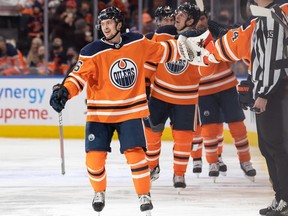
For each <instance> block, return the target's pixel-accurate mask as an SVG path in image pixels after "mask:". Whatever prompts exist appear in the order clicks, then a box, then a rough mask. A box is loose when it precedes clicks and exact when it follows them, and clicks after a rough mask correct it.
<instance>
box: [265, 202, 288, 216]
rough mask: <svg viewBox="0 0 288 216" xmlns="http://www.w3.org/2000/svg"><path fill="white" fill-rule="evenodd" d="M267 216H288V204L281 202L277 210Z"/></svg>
mask: <svg viewBox="0 0 288 216" xmlns="http://www.w3.org/2000/svg"><path fill="white" fill-rule="evenodd" d="M266 215H267V216H288V203H287V202H285V201H284V200H280V202H279V204H278V206H277V207H276V209H274V210H272V211H270V212H268V213H267V214H266Z"/></svg>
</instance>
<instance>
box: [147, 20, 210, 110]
mask: <svg viewBox="0 0 288 216" xmlns="http://www.w3.org/2000/svg"><path fill="white" fill-rule="evenodd" d="M160 28H161V27H160ZM160 28H159V29H160ZM173 28H174V29H176V28H175V27H174V26H173V27H171V26H164V27H162V28H161V29H163V31H158V30H157V31H156V33H155V34H154V36H153V38H152V40H154V41H161V40H165V39H166V40H167V38H169V37H170V38H174V36H175V30H174V31H173ZM161 29H160V30H161ZM169 33H170V34H169ZM144 67H145V70H146V75H147V76H148V75H149V74H152V73H151V72H149V71H152V72H155V74H153V75H152V79H151V81H152V82H151V83H152V84H151V96H152V97H155V98H157V99H159V100H162V101H165V102H168V103H172V104H182V105H188V104H198V96H199V94H198V91H199V82H200V78H201V77H202V76H208V75H211V74H212V73H213V72H214V66H210V67H198V66H195V65H191V64H189V63H188V62H187V61H186V60H183V59H180V60H178V61H176V62H166V63H162V64H158V65H155V64H151V63H150V64H149V63H146V64H145V65H144Z"/></svg>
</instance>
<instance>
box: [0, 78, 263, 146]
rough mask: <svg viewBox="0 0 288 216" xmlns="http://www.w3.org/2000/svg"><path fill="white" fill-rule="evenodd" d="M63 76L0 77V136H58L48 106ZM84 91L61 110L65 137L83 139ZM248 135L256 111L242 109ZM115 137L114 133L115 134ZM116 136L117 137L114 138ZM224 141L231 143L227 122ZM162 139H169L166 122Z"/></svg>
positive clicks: (55, 117) (253, 137)
mask: <svg viewBox="0 0 288 216" xmlns="http://www.w3.org/2000/svg"><path fill="white" fill-rule="evenodd" d="M62 79H63V77H51V76H47V77H32V76H25V77H1V78H0V137H25V138H57V137H59V126H58V124H59V116H58V113H56V112H55V111H54V110H53V109H52V108H51V107H50V106H49V99H50V95H51V92H52V86H53V85H55V84H57V83H61V81H62ZM85 110H86V106H85V92H82V93H81V94H80V95H78V97H74V98H72V99H71V100H70V101H69V102H68V103H67V105H66V108H65V109H64V110H63V112H62V113H63V125H64V138H79V139H83V138H84V133H85V129H84V125H85ZM245 115H246V120H245V123H246V127H247V130H248V138H249V142H250V144H251V145H254V146H256V145H257V136H256V132H255V131H256V129H255V114H254V113H251V112H250V111H246V112H245ZM115 136H116V135H115ZM115 138H116V137H115ZM224 138H225V139H224V141H225V142H226V143H233V140H232V138H231V136H230V133H229V131H228V130H227V125H225V131H224ZM163 140H172V136H171V130H170V128H169V122H167V125H166V128H165V131H164V133H163Z"/></svg>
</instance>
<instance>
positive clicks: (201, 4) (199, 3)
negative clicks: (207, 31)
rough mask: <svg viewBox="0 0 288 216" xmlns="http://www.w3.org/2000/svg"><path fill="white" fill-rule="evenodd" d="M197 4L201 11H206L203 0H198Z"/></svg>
mask: <svg viewBox="0 0 288 216" xmlns="http://www.w3.org/2000/svg"><path fill="white" fill-rule="evenodd" d="M196 5H197V6H198V7H199V9H200V11H204V3H203V0H196Z"/></svg>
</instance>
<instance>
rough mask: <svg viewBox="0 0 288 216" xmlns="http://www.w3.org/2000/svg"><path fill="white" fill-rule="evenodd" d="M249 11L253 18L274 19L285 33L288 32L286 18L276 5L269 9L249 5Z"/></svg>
mask: <svg viewBox="0 0 288 216" xmlns="http://www.w3.org/2000/svg"><path fill="white" fill-rule="evenodd" d="M250 10H251V13H252V15H253V16H260V17H267V18H271V19H274V20H275V21H276V22H278V23H279V24H280V25H281V26H282V27H283V28H284V29H285V31H288V18H287V16H286V15H285V14H284V13H283V11H282V10H281V8H280V7H279V6H278V5H275V6H273V7H272V8H271V9H269V8H263V7H259V6H256V5H250Z"/></svg>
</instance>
